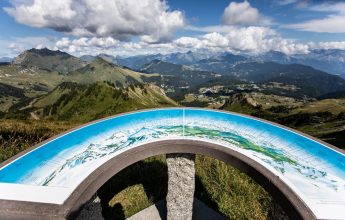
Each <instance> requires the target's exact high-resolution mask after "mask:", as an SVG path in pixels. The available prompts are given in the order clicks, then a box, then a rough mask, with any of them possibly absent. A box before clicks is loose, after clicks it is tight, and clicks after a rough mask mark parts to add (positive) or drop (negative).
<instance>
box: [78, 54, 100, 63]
mask: <svg viewBox="0 0 345 220" xmlns="http://www.w3.org/2000/svg"><path fill="white" fill-rule="evenodd" d="M96 58H97V56H92V55H83V56H81V57H79V59H81V60H82V61H85V62H87V63H90V62H92V61H94V60H95V59H96Z"/></svg>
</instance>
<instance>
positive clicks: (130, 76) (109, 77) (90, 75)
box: [65, 57, 157, 87]
mask: <svg viewBox="0 0 345 220" xmlns="http://www.w3.org/2000/svg"><path fill="white" fill-rule="evenodd" d="M152 76H157V74H142V73H138V72H135V71H133V70H130V69H126V68H122V67H119V66H117V65H115V64H112V63H109V62H108V61H106V60H104V59H102V58H99V57H98V58H96V59H95V60H94V61H92V62H91V63H89V64H88V65H86V66H85V67H83V68H80V69H78V70H76V71H74V72H71V73H70V74H69V75H68V76H67V77H66V78H65V81H71V82H78V83H82V84H90V83H94V82H98V81H108V82H112V83H115V85H116V86H117V87H123V86H128V85H131V84H138V83H143V82H144V81H148V80H147V79H148V78H150V77H152Z"/></svg>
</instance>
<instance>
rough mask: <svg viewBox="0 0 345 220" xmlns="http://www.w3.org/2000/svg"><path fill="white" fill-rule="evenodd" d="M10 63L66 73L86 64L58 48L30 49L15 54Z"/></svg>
mask: <svg viewBox="0 0 345 220" xmlns="http://www.w3.org/2000/svg"><path fill="white" fill-rule="evenodd" d="M12 63H13V64H14V65H19V66H25V67H38V68H40V69H45V70H50V71H57V72H59V73H68V72H70V71H73V70H76V69H79V68H81V67H83V66H85V65H86V63H85V62H84V61H82V60H81V59H79V58H77V57H74V56H72V55H70V54H68V53H65V52H61V51H59V50H57V51H52V50H49V49H47V48H44V49H30V50H27V51H24V52H23V53H21V54H20V55H19V56H17V57H16V58H15V59H14V60H13V61H12Z"/></svg>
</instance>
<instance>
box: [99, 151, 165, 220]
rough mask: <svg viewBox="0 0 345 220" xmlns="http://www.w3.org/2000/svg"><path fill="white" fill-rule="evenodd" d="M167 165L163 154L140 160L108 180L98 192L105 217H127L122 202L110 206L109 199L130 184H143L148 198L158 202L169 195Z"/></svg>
mask: <svg viewBox="0 0 345 220" xmlns="http://www.w3.org/2000/svg"><path fill="white" fill-rule="evenodd" d="M157 158H159V159H157ZM167 183H168V176H167V165H166V164H165V158H164V157H163V156H159V157H155V158H149V159H147V160H144V161H139V162H137V163H135V164H133V165H131V166H129V167H127V168H125V169H124V170H122V171H120V172H119V173H118V174H116V175H115V176H114V177H112V178H111V179H110V180H108V181H107V182H106V183H105V184H104V185H103V186H102V187H101V188H100V189H99V190H98V192H97V194H98V196H99V198H100V199H101V206H102V215H103V217H104V218H105V219H125V217H127V216H125V213H124V210H123V207H122V205H121V204H120V203H116V205H115V206H113V207H110V206H109V201H110V200H111V199H112V198H113V197H114V195H116V194H118V193H119V192H121V191H122V190H124V189H126V188H127V187H129V186H133V185H136V184H142V185H143V188H144V190H145V193H146V195H147V198H148V199H149V200H150V201H151V202H152V203H156V202H158V201H160V200H162V199H165V197H166V195H167V188H168V186H167Z"/></svg>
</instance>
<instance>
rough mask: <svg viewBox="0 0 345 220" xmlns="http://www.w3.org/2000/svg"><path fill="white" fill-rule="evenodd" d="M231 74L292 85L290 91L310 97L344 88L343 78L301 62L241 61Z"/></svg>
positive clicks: (255, 80) (243, 78)
mask: <svg viewBox="0 0 345 220" xmlns="http://www.w3.org/2000/svg"><path fill="white" fill-rule="evenodd" d="M233 74H234V75H236V76H237V77H238V78H239V79H242V80H247V81H251V82H255V83H267V82H277V83H282V84H285V85H294V86H295V89H293V90H295V91H291V92H292V93H298V94H304V95H307V96H311V97H318V96H321V95H324V94H327V93H333V92H337V91H344V89H345V79H343V78H341V77H339V76H337V75H332V74H328V73H326V72H323V71H320V70H316V69H314V68H312V67H309V66H305V65H301V64H279V63H274V62H250V63H242V64H239V65H237V66H236V67H234V69H233Z"/></svg>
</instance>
